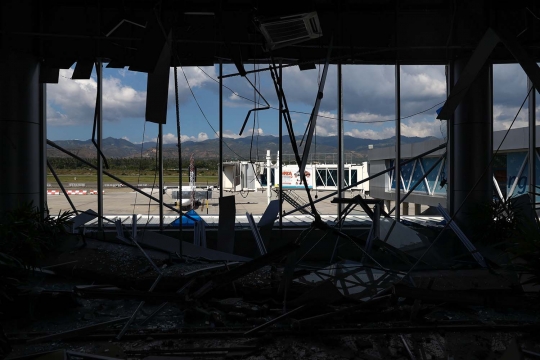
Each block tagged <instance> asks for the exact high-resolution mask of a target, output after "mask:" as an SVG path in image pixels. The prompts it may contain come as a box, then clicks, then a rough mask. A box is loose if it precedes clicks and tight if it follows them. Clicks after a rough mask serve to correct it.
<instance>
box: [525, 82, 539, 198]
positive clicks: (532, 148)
mask: <svg viewBox="0 0 540 360" xmlns="http://www.w3.org/2000/svg"><path fill="white" fill-rule="evenodd" d="M531 88H534V85H533V83H532V82H531V79H527V91H529V90H530V89H531ZM535 186H536V90H535V89H532V90H531V93H530V94H529V193H531V192H536V193H537V192H538V191H537V189H536V187H535ZM535 197H536V195H532V194H531V199H532V203H533V204H534V203H535V202H536V199H535Z"/></svg>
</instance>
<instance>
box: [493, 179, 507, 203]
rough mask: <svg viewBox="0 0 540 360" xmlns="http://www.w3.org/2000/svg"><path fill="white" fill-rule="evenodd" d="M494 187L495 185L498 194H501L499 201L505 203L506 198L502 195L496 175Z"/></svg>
mask: <svg viewBox="0 0 540 360" xmlns="http://www.w3.org/2000/svg"><path fill="white" fill-rule="evenodd" d="M493 185H495V189H496V190H497V194H499V199H501V201H502V202H505V199H504V196H503V194H502V191H501V188H500V186H499V183H498V182H497V179H495V175H494V176H493Z"/></svg>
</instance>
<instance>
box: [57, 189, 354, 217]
mask: <svg viewBox="0 0 540 360" xmlns="http://www.w3.org/2000/svg"><path fill="white" fill-rule="evenodd" d="M142 190H143V191H146V192H148V193H150V192H151V189H150V188H147V189H145V188H143V189H142ZM290 191H293V192H296V195H298V196H299V197H300V199H302V201H303V202H304V203H305V204H307V203H308V198H307V196H306V193H305V192H304V191H298V190H290ZM329 193H330V192H321V191H319V192H312V196H313V199H314V200H317V199H318V198H319V197H322V196H325V195H328V194H329ZM357 194H358V193H357V192H354V193H353V192H350V191H349V192H347V193H346V195H345V196H346V197H353V196H355V195H357ZM152 196H154V197H156V198H158V196H159V191H158V190H157V189H154V191H153V192H152ZM223 196H224V197H225V196H234V197H235V203H236V213H237V215H245V213H246V212H249V213H251V214H253V215H262V214H263V213H264V211H265V210H266V207H267V206H268V197H267V193H266V191H264V192H261V191H258V192H227V191H225V192H224V193H223ZM70 199H71V201H72V202H73V204H74V205H75V207H76V208H77V210H88V209H92V210H94V211H97V195H89V194H87V195H70ZM277 199H278V195H277V194H276V193H275V192H272V193H271V200H277ZM332 199H333V197H330V198H329V199H326V200H323V201H320V202H318V203H317V204H316V208H317V211H318V212H319V213H320V214H324V215H330V214H335V215H337V204H332V203H331V201H332ZM163 201H164V203H165V204H168V205H171V206H174V205H175V204H174V203H175V200H174V199H173V198H172V197H171V196H169V195H168V194H164V195H163ZM47 202H48V206H49V211H50V212H51V214H52V215H56V214H57V213H58V212H59V211H60V212H61V211H66V210H71V207H70V205H69V203H68V201H67V200H66V198H65V196H64V195H63V194H62V192H61V191H60V193H59V195H48V196H47ZM195 209H196V211H197V212H198V213H199V214H201V215H204V214H208V215H219V190H214V191H213V192H212V197H211V198H210V199H208V200H206V199H201V203H200V205H198V206H196V208H195ZM293 209H294V207H293V206H292V205H290V204H288V203H287V202H284V203H283V211H285V212H288V211H291V210H293ZM184 210H185V209H184ZM307 210H308V211H309V210H310V208H309V207H308V208H307ZM103 213H104V214H105V215H107V214H111V215H129V214H150V215H159V204H158V203H157V202H156V201H153V200H151V199H149V198H147V197H146V196H144V195H142V194H140V193H137V192H135V191H133V190H131V189H129V188H110V189H105V190H104V194H103ZM354 213H362V214H363V213H364V212H363V211H361V210H358V211H355V212H354ZM163 214H164V215H176V212H175V211H173V210H170V209H168V208H167V207H164V209H163Z"/></svg>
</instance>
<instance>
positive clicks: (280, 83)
mask: <svg viewBox="0 0 540 360" xmlns="http://www.w3.org/2000/svg"><path fill="white" fill-rule="evenodd" d="M282 65H283V64H282V61H281V60H279V79H278V87H279V94H278V100H279V153H278V164H279V166H278V172H279V173H278V176H279V230H280V231H281V230H282V229H283V97H282V94H283V88H282V86H283V82H282V80H283V66H282ZM298 166H300V164H298ZM280 235H281V233H280Z"/></svg>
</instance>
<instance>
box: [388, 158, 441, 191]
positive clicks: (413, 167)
mask: <svg viewBox="0 0 540 360" xmlns="http://www.w3.org/2000/svg"><path fill="white" fill-rule="evenodd" d="M437 160H439V158H425V159H420V160H415V161H412V162H410V163H408V164H405V165H402V166H401V187H402V191H403V192H407V191H410V190H411V189H412V188H413V187H414V186H415V184H416V183H417V182H418V181H419V180H420V179H422V177H423V176H424V175H425V174H426V172H428V171H429V170H430V169H431V167H432V166H433V165H434V164H435V163H436V162H437ZM389 166H390V167H392V166H394V160H390V161H389ZM394 174H395V171H391V172H390V173H389V176H390V182H391V185H390V189H391V190H395V189H396V177H395V176H394ZM441 175H442V176H441ZM443 178H445V161H444V160H443V161H441V162H440V163H439V164H438V165H436V166H435V168H434V169H433V170H432V171H431V172H429V173H428V175H427V177H426V178H425V179H424V180H422V182H421V183H420V184H419V185H418V186H416V188H415V189H414V190H413V192H415V193H420V194H426V195H446V188H447V186H446V185H443V186H442V187H441V186H440V182H441V179H443Z"/></svg>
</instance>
